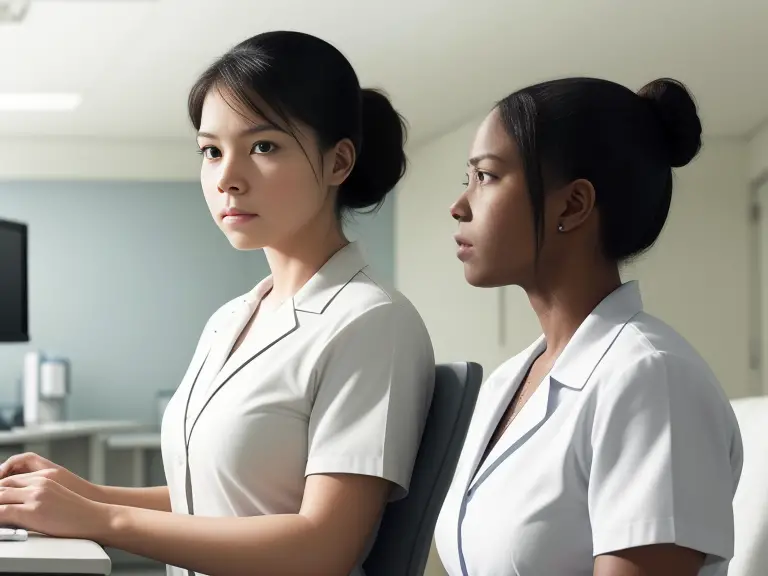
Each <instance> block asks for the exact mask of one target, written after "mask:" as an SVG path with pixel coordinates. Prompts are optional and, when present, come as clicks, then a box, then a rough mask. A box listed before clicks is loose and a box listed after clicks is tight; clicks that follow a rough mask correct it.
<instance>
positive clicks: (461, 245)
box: [453, 234, 473, 262]
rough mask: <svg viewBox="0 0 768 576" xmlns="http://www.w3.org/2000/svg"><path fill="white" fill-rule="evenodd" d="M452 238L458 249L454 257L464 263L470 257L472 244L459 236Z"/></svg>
mask: <svg viewBox="0 0 768 576" xmlns="http://www.w3.org/2000/svg"><path fill="white" fill-rule="evenodd" d="M453 238H454V240H456V245H457V246H458V249H457V250H456V257H457V258H458V259H459V260H461V261H462V262H466V261H467V260H469V259H470V258H471V257H472V251H473V246H472V243H471V242H470V241H469V240H467V239H466V238H464V237H463V236H460V235H459V234H457V235H456V236H454V237H453Z"/></svg>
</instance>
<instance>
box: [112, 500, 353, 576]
mask: <svg viewBox="0 0 768 576" xmlns="http://www.w3.org/2000/svg"><path fill="white" fill-rule="evenodd" d="M108 515H109V518H110V521H109V528H108V529H107V530H106V532H105V533H104V534H103V535H101V537H100V538H99V540H100V543H101V544H103V545H105V546H110V547H113V548H119V549H121V550H125V551H127V552H131V553H133V554H138V555H141V556H145V557H148V558H152V559H154V560H157V561H160V562H163V563H166V564H171V565H173V566H179V567H181V568H185V569H190V570H193V571H195V572H199V573H203V574H209V575H211V576H218V575H226V576H238V575H239V574H243V575H247V576H294V575H295V576H299V575H301V576H304V575H305V574H323V575H328V576H333V575H338V576H346V575H347V574H349V572H350V571H351V570H352V568H353V566H346V565H341V564H340V562H339V559H338V555H337V554H334V553H333V543H334V541H335V540H337V539H339V538H343V537H344V535H342V534H336V535H333V534H330V533H327V532H328V531H322V530H319V529H318V527H316V526H315V525H313V523H312V522H311V521H310V520H309V519H308V518H306V517H304V516H301V515H299V514H285V515H270V516H257V517H246V518H208V517H199V516H188V515H186V514H172V513H167V512H158V511H154V510H146V509H138V508H125V507H114V506H112V507H110V510H109V514H108ZM324 532H326V533H324Z"/></svg>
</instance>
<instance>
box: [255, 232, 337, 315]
mask: <svg viewBox="0 0 768 576" xmlns="http://www.w3.org/2000/svg"><path fill="white" fill-rule="evenodd" d="M348 243H349V241H348V240H347V239H346V238H345V237H344V234H343V232H342V231H341V229H340V227H334V228H333V229H328V230H326V231H325V232H324V233H323V234H311V235H306V236H305V235H297V236H296V237H295V238H292V239H291V242H286V243H285V244H283V245H281V246H279V247H276V246H275V247H267V248H264V253H265V255H266V257H267V262H268V263H269V268H270V271H271V273H272V290H271V291H270V293H269V299H270V300H272V301H273V302H278V303H279V302H283V301H285V300H286V299H288V298H291V297H293V296H294V295H295V294H296V292H298V291H299V289H301V287H302V286H304V284H306V283H307V282H308V281H309V279H310V278H312V276H314V275H315V274H316V273H317V271H318V270H320V268H322V267H323V264H325V263H326V262H327V261H328V260H329V259H330V258H331V256H333V255H334V254H335V253H336V252H338V251H339V250H341V249H342V248H343V247H344V246H346V245H347V244H348Z"/></svg>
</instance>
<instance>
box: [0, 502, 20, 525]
mask: <svg viewBox="0 0 768 576" xmlns="http://www.w3.org/2000/svg"><path fill="white" fill-rule="evenodd" d="M20 508H22V506H21V505H18V504H0V524H2V525H3V526H18V527H19V528H21V527H22V526H21V522H20V520H21V518H20V517H21V515H22V512H23V510H21V509H20Z"/></svg>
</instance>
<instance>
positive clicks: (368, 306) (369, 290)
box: [324, 267, 429, 340]
mask: <svg viewBox="0 0 768 576" xmlns="http://www.w3.org/2000/svg"><path fill="white" fill-rule="evenodd" d="M325 314H327V315H328V317H329V320H330V324H331V325H332V326H333V331H334V332H344V331H350V330H351V331H356V332H358V331H365V330H369V329H370V330H376V329H382V328H384V327H385V326H389V327H390V328H391V329H392V331H393V333H396V334H398V335H399V336H400V337H407V338H416V339H421V340H423V339H427V340H429V334H428V332H427V328H426V325H425V324H424V321H423V319H422V318H421V315H420V314H419V312H418V311H417V310H416V308H415V307H414V306H413V304H412V303H411V302H410V300H408V298H406V297H405V296H404V295H403V294H402V293H400V292H398V291H397V290H395V289H394V288H392V287H391V286H389V285H388V284H387V283H386V282H383V281H381V280H380V279H378V278H377V277H376V276H375V274H374V273H373V272H372V271H371V269H370V268H369V267H366V268H364V269H362V270H361V271H360V272H358V273H357V274H356V275H355V276H354V277H353V278H352V279H351V280H350V281H349V282H348V283H347V284H346V285H345V286H344V287H343V288H342V289H341V290H340V292H339V293H338V295H337V297H336V298H334V300H333V302H331V304H330V305H329V307H328V309H327V310H326V312H324V315H325Z"/></svg>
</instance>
